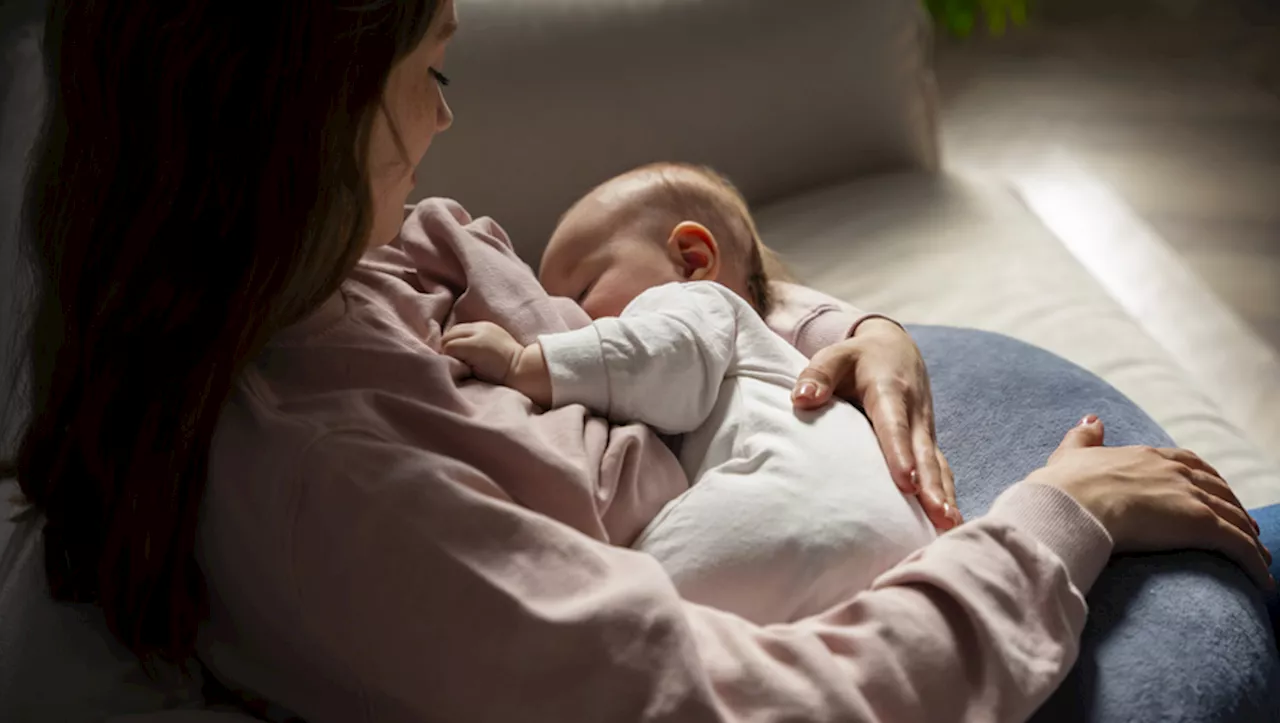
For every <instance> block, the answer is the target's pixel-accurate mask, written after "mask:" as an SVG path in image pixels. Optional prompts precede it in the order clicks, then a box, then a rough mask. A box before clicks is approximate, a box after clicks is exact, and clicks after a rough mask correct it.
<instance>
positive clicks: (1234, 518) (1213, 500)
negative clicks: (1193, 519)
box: [1199, 490, 1271, 566]
mask: <svg viewBox="0 0 1280 723" xmlns="http://www.w3.org/2000/svg"><path fill="white" fill-rule="evenodd" d="M1199 497H1200V501H1201V502H1202V503H1204V505H1205V506H1206V507H1208V508H1209V509H1211V510H1213V513H1214V514H1215V515H1217V516H1218V519H1220V520H1223V521H1224V522H1227V523H1229V524H1230V525H1231V526H1233V527H1235V528H1236V529H1237V530H1240V532H1242V533H1244V534H1245V535H1247V536H1248V537H1249V539H1250V540H1253V544H1254V546H1255V547H1257V548H1258V553H1259V554H1261V555H1262V558H1263V560H1265V561H1266V563H1267V565H1268V566H1269V565H1270V564H1271V551H1270V550H1268V549H1267V548H1266V547H1265V546H1263V544H1262V543H1261V542H1259V541H1258V536H1257V534H1255V533H1254V531H1253V520H1252V519H1250V517H1249V515H1248V514H1246V513H1245V511H1244V510H1242V509H1240V508H1239V507H1236V506H1235V505H1233V504H1231V503H1230V502H1227V501H1226V500H1223V499H1222V498H1220V497H1214V496H1213V495H1212V494H1209V493H1208V492H1204V491H1203V490H1201V491H1200V493H1199Z"/></svg>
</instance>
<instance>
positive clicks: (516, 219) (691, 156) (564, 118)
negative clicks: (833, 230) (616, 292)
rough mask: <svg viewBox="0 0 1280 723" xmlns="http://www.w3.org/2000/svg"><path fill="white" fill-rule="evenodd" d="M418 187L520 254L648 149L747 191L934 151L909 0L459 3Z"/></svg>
mask: <svg viewBox="0 0 1280 723" xmlns="http://www.w3.org/2000/svg"><path fill="white" fill-rule="evenodd" d="M459 16H460V18H461V23H462V32H461V33H459V35H458V37H457V39H456V40H454V42H453V44H452V45H451V46H450V50H449V58H448V61H447V64H446V68H445V69H446V71H447V73H448V74H449V75H450V76H451V77H452V78H453V80H454V82H453V83H452V84H451V85H450V86H449V88H448V90H447V92H446V96H447V98H448V99H449V102H450V104H451V106H452V107H453V109H454V112H455V114H456V115H457V123H456V124H455V125H454V127H453V128H452V129H451V130H449V131H448V132H447V133H445V134H443V135H441V136H440V137H439V138H438V139H437V140H436V141H435V144H434V145H433V146H432V149H431V152H430V153H429V154H428V155H427V157H426V159H425V160H424V162H423V165H422V168H421V169H420V171H419V173H418V177H419V179H421V180H420V183H419V186H418V189H417V191H416V194H415V196H413V197H412V198H411V199H410V200H411V201H413V200H417V199H420V198H422V197H425V196H429V195H439V196H449V197H452V198H456V199H458V200H459V201H460V202H462V204H463V205H464V206H466V207H467V208H468V209H471V210H472V211H473V212H475V213H477V214H487V215H491V216H493V217H495V218H497V219H498V220H499V221H500V222H501V223H502V224H503V226H504V228H506V230H507V231H508V233H510V234H511V235H512V238H513V239H514V241H515V244H516V248H517V250H519V251H520V252H521V254H522V255H524V256H525V257H526V258H529V259H534V258H536V257H537V256H538V254H539V253H540V252H541V249H542V246H543V245H544V244H545V242H546V239H547V237H548V236H549V233H550V230H551V228H552V227H553V225H554V223H555V220H556V218H557V217H558V215H559V214H560V213H561V212H563V211H564V210H565V209H567V208H568V206H569V204H570V203H571V202H572V201H573V200H575V199H576V198H577V197H578V196H580V195H581V194H583V193H585V192H586V191H587V190H588V189H589V188H590V187H592V186H594V185H595V184H597V183H599V182H601V181H603V180H604V179H606V178H608V177H610V176H612V175H614V174H616V173H619V172H621V171H624V170H627V169H629V168H631V167H634V166H636V165H639V164H642V163H648V162H651V161H660V160H681V161H689V162H697V163H705V164H709V165H712V166H714V167H716V168H718V169H720V170H721V171H723V172H725V173H727V174H729V175H730V176H731V177H732V178H733V179H734V181H735V182H736V183H738V184H739V185H740V186H741V187H742V189H743V190H744V192H745V193H746V195H747V196H748V198H750V199H751V200H753V201H765V200H770V199H776V198H780V197H783V196H786V195H788V194H791V193H794V192H796V191H799V190H803V189H806V188H812V187H814V186H816V185H820V184H823V183H828V182H832V181H835V180H843V179H847V178H852V177H856V176H858V175H860V174H862V173H866V172H868V171H873V170H881V169H885V168H905V167H929V166H932V165H934V164H935V160H936V148H935V142H934V138H935V133H934V118H933V109H934V102H933V80H932V74H931V73H930V72H929V71H928V49H929V47H930V44H929V40H930V26H929V25H928V23H927V22H925V20H924V18H923V14H922V12H921V9H920V3H919V2H918V0H858V1H857V2H852V1H850V0H809V1H808V2H805V3H801V4H796V3H783V2H777V1H776V0H520V1H519V2H478V1H477V2H465V3H459Z"/></svg>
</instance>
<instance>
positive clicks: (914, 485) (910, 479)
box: [907, 469, 920, 492]
mask: <svg viewBox="0 0 1280 723" xmlns="http://www.w3.org/2000/svg"><path fill="white" fill-rule="evenodd" d="M907 484H908V485H910V486H911V489H910V491H911V492H915V491H917V490H919V489H920V473H919V472H917V471H915V470H914V469H913V470H911V474H910V475H908V476H907Z"/></svg>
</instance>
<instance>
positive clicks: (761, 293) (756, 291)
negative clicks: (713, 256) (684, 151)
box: [634, 162, 791, 316]
mask: <svg viewBox="0 0 1280 723" xmlns="http://www.w3.org/2000/svg"><path fill="white" fill-rule="evenodd" d="M634 173H638V174H653V175H655V176H657V177H658V178H659V179H660V180H661V181H662V191H661V193H662V194H663V196H664V200H665V201H666V202H667V203H666V205H667V207H669V208H672V209H673V210H675V211H676V212H677V213H678V214H679V215H680V216H681V217H683V218H686V219H690V220H695V221H697V222H699V223H701V224H703V225H705V226H707V228H708V229H709V230H710V231H711V233H712V235H714V236H715V238H716V241H717V243H719V244H720V246H721V247H724V248H725V250H726V251H728V252H729V253H728V254H727V255H726V258H727V259H728V260H729V261H730V263H731V264H732V265H733V266H734V267H735V268H737V270H738V271H742V272H745V274H746V278H747V301H748V302H749V303H750V304H751V305H752V306H753V307H755V309H756V311H758V312H759V313H760V315H761V316H768V314H769V312H770V311H771V310H772V309H773V303H774V298H773V292H772V289H771V288H770V282H771V281H789V280H791V275H790V274H789V273H788V272H787V270H786V267H785V266H783V264H782V261H781V260H780V259H779V258H778V255H777V254H776V253H775V252H774V251H773V250H772V249H770V248H769V247H767V246H765V245H764V242H763V241H762V240H761V239H760V232H759V231H758V230H757V229H756V224H755V220H754V219H752V217H751V209H750V207H749V206H748V204H747V200H746V198H745V197H744V196H743V195H742V192H741V191H739V190H738V187H737V186H735V185H734V184H733V182H732V181H730V180H729V179H728V178H726V177H725V176H724V175H723V174H721V173H720V172H719V171H716V170H715V169H713V168H710V167H708V166H700V165H696V164H692V163H673V162H664V163H653V164H649V165H647V166H641V167H640V168H637V169H635V171H634ZM694 179H698V180H701V181H703V182H702V183H699V182H696V181H694V182H690V181H691V180H694ZM726 201H728V202H729V203H728V204H726V203H725V202H726ZM742 265H745V268H742V267H741V266H742Z"/></svg>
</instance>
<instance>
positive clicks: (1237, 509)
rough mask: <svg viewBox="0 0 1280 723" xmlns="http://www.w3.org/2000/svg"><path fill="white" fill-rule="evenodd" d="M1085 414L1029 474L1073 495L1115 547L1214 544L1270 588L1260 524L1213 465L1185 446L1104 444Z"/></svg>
mask: <svg viewBox="0 0 1280 723" xmlns="http://www.w3.org/2000/svg"><path fill="white" fill-rule="evenodd" d="M1102 437H1103V426H1102V422H1100V421H1099V420H1098V418H1097V417H1095V416H1093V415H1090V416H1088V417H1086V418H1085V419H1084V420H1082V421H1081V423H1080V425H1079V426H1077V427H1076V428H1075V429H1073V430H1071V431H1070V432H1068V433H1067V436H1066V439H1064V440H1063V441H1062V444H1061V445H1060V446H1059V447H1058V449H1057V451H1055V452H1054V453H1053V456H1051V457H1050V458H1049V463H1048V464H1047V465H1046V466H1045V467H1044V468H1042V469H1040V470H1037V471H1036V472H1033V473H1032V474H1031V475H1030V476H1029V477H1027V481H1028V482H1039V483H1041V484H1046V485H1051V486H1053V487H1057V488H1058V489H1060V490H1062V491H1063V492H1066V493H1067V494H1069V495H1071V497H1073V498H1074V499H1075V500H1076V501H1077V502H1079V503H1080V505H1081V506H1083V507H1084V508H1085V509H1086V510H1088V511H1089V512H1091V513H1092V514H1093V516H1094V517H1097V518H1098V521H1099V522H1101V523H1102V526H1103V527H1105V528H1106V529H1107V532H1109V533H1111V538H1112V540H1113V541H1114V542H1115V550H1116V552H1164V551H1170V550H1184V549H1197V550H1213V551H1216V552H1220V553H1222V554H1223V555H1226V556H1227V557H1228V558H1230V559H1232V560H1234V561H1235V562H1236V564H1238V565H1240V567H1242V568H1243V569H1244V571H1245V572H1246V573H1248V574H1249V576H1250V577H1251V578H1253V580H1254V581H1255V582H1256V583H1258V585H1259V586H1261V587H1262V588H1264V589H1267V590H1270V589H1272V588H1273V587H1275V581H1274V580H1272V579H1271V575H1270V573H1268V572H1267V567H1268V565H1269V564H1270V563H1271V553H1270V552H1268V551H1267V548H1265V547H1263V546H1262V543H1260V542H1259V541H1258V526H1257V523H1256V522H1254V521H1253V518H1251V517H1250V516H1249V514H1248V513H1247V512H1245V510H1244V507H1242V506H1241V505H1240V501H1239V500H1238V499H1236V496H1235V493H1233V492H1232V491H1231V488H1230V487H1228V486H1227V483H1226V482H1224V481H1223V480H1222V477H1221V475H1219V474H1218V472H1217V470H1215V469H1214V468H1213V467H1211V466H1209V465H1208V464H1207V463H1206V462H1205V461H1204V460H1202V459H1200V458H1199V457H1197V456H1196V455H1195V454H1194V453H1192V452H1188V451H1186V450H1183V449H1155V448H1151V447H1103V446H1102Z"/></svg>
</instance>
